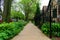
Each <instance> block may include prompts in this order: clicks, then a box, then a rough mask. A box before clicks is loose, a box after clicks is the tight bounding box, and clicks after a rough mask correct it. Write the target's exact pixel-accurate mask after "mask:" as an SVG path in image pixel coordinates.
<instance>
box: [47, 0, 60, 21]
mask: <svg viewBox="0 0 60 40" xmlns="http://www.w3.org/2000/svg"><path fill="white" fill-rule="evenodd" d="M50 6H51V18H52V21H55V22H60V0H51V2H49V4H48V7H47V10H46V16H47V17H50Z"/></svg>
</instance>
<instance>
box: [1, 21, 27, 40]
mask: <svg viewBox="0 0 60 40" xmlns="http://www.w3.org/2000/svg"><path fill="white" fill-rule="evenodd" d="M26 23H27V22H25V21H22V20H21V21H18V22H10V23H2V24H0V40H10V39H11V38H13V37H14V36H15V35H17V34H18V33H19V32H21V30H23V28H24V26H25V25H26Z"/></svg>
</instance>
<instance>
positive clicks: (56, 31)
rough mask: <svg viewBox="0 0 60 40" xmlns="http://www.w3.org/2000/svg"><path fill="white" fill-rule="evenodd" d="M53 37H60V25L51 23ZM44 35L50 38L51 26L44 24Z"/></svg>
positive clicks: (42, 28)
mask: <svg viewBox="0 0 60 40" xmlns="http://www.w3.org/2000/svg"><path fill="white" fill-rule="evenodd" d="M51 24H52V25H51V30H52V36H57V37H60V23H51ZM41 30H42V31H43V33H45V34H46V35H48V36H49V34H50V24H49V23H44V24H43V25H42V27H41Z"/></svg>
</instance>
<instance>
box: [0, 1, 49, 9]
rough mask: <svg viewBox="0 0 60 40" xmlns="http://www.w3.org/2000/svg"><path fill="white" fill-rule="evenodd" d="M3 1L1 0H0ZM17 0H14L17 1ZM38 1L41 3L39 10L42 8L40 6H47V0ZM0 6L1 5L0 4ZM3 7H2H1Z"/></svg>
mask: <svg viewBox="0 0 60 40" xmlns="http://www.w3.org/2000/svg"><path fill="white" fill-rule="evenodd" d="M2 1H3V0H2ZM18 1H19V0H16V2H18ZM40 3H41V5H40V8H41V10H42V8H43V6H47V5H48V3H49V0H40ZM1 7H2V6H1ZM2 8H3V7H2Z"/></svg>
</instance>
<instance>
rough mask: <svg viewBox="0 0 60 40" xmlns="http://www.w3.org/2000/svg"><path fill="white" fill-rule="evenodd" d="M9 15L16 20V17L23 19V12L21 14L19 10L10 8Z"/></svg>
mask: <svg viewBox="0 0 60 40" xmlns="http://www.w3.org/2000/svg"><path fill="white" fill-rule="evenodd" d="M11 17H12V18H15V19H16V21H18V19H20V20H23V19H24V14H22V13H21V12H20V11H15V10H12V11H11Z"/></svg>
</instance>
